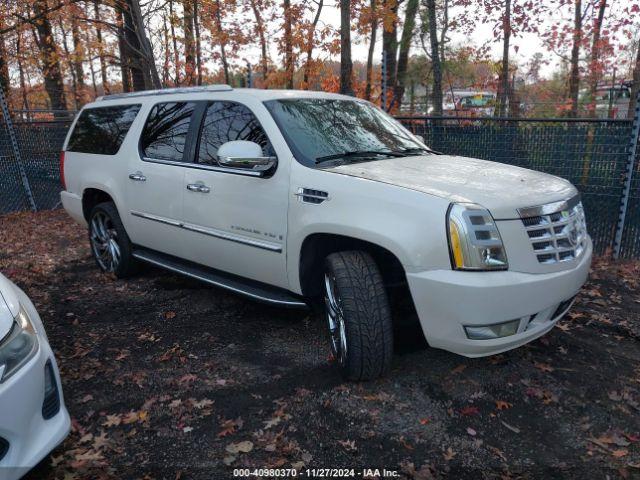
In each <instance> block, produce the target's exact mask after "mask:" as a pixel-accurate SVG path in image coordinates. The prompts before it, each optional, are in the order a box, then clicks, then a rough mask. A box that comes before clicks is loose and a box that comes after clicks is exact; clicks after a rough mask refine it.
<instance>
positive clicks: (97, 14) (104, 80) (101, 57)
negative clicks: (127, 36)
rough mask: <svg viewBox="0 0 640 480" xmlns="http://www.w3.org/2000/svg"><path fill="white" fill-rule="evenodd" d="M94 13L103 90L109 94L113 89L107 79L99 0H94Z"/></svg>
mask: <svg viewBox="0 0 640 480" xmlns="http://www.w3.org/2000/svg"><path fill="white" fill-rule="evenodd" d="M93 13H94V16H95V18H96V20H98V21H97V22H96V43H97V44H98V60H99V61H100V77H101V79H102V90H103V91H104V93H105V95H109V93H111V89H110V88H109V81H108V79H107V62H106V61H105V58H104V41H103V39H102V28H101V27H100V20H101V16H100V4H99V3H98V0H93Z"/></svg>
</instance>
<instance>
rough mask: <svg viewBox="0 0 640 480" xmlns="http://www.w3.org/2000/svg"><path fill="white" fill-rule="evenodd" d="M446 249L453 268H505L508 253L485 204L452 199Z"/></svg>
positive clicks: (448, 216)
mask: <svg viewBox="0 0 640 480" xmlns="http://www.w3.org/2000/svg"><path fill="white" fill-rule="evenodd" d="M447 231H448V234H449V252H450V254H451V266H452V267H453V268H454V269H455V270H506V269H507V267H508V264H507V254H506V253H505V251H504V245H503V244H502V238H500V232H498V227H497V226H496V222H495V221H494V220H493V217H492V216H491V213H489V210H487V209H486V208H483V207H481V206H480V205H476V204H474V203H453V204H451V206H450V207H449V211H448V213H447Z"/></svg>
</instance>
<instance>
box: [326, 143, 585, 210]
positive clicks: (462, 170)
mask: <svg viewBox="0 0 640 480" xmlns="http://www.w3.org/2000/svg"><path fill="white" fill-rule="evenodd" d="M325 170H326V171H329V172H334V173H340V174H342V175H351V176H354V177H359V178H365V179H368V180H373V181H376V182H383V183H388V184H391V185H397V186H399V187H404V188H409V189H412V190H417V191H419V192H424V193H428V194H430V195H436V196H438V197H441V198H445V199H447V200H450V201H452V202H472V203H478V204H480V205H482V206H483V207H485V208H488V209H489V211H490V212H491V214H492V215H493V217H494V218H495V219H496V220H504V219H513V218H519V215H518V212H517V209H518V208H522V207H532V206H537V205H544V204H545V203H550V202H555V201H558V200H566V199H567V198H570V197H572V196H574V195H576V194H577V191H576V189H575V187H574V186H573V185H571V183H569V182H568V181H566V180H563V179H561V178H558V177H555V176H553V175H549V174H546V173H541V172H536V171H533V170H528V169H526V168H520V167H515V166H513V165H507V164H504V163H497V162H489V161H487V160H479V159H476V158H467V157H457V156H451V155H424V156H413V157H399V158H390V159H386V160H377V161H370V162H364V163H354V164H351V165H340V166H337V167H331V168H327V169H325Z"/></svg>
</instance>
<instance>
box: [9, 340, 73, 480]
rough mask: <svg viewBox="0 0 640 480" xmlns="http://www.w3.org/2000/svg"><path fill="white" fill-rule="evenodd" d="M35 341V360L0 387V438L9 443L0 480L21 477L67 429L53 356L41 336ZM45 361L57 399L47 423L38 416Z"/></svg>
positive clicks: (67, 423) (68, 423)
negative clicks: (55, 386)
mask: <svg viewBox="0 0 640 480" xmlns="http://www.w3.org/2000/svg"><path fill="white" fill-rule="evenodd" d="M38 341H39V343H40V345H39V348H38V353H37V354H36V356H35V357H34V358H32V359H31V360H30V361H29V363H27V364H26V365H24V366H23V367H22V368H21V369H20V370H19V371H18V372H16V373H15V374H14V375H13V376H12V377H10V378H8V379H7V380H6V381H5V382H4V383H2V384H0V437H2V438H3V439H5V440H6V441H7V442H8V443H9V449H8V451H7V452H6V454H5V456H4V457H3V458H2V460H0V480H17V479H18V478H20V477H22V476H23V475H24V474H25V473H26V472H28V471H29V470H30V469H31V468H33V467H34V466H35V465H37V464H38V462H40V461H41V460H42V459H43V458H44V457H45V456H46V455H47V454H48V453H49V452H50V451H51V450H53V449H54V448H55V447H56V446H57V445H58V444H59V443H61V442H62V441H63V440H64V439H65V437H66V436H67V434H68V433H69V429H70V426H71V422H70V419H69V413H68V412H67V409H66V408H65V406H64V400H63V398H62V387H61V384H60V375H59V373H58V367H57V365H56V363H55V358H54V356H53V352H52V351H51V348H50V347H49V345H48V343H47V341H46V338H45V337H44V335H39V336H38ZM47 361H51V364H52V366H53V371H54V375H55V378H56V382H57V383H58V395H59V396H60V410H59V411H58V413H57V414H56V415H54V416H53V417H52V418H51V419H49V420H45V419H44V417H43V413H42V407H43V401H44V375H45V365H46V364H47Z"/></svg>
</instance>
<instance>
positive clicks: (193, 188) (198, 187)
mask: <svg viewBox="0 0 640 480" xmlns="http://www.w3.org/2000/svg"><path fill="white" fill-rule="evenodd" d="M187 190H189V191H190V192H198V193H209V192H210V191H211V189H210V188H209V187H207V186H206V185H203V184H202V183H189V184H187Z"/></svg>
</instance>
